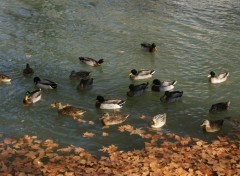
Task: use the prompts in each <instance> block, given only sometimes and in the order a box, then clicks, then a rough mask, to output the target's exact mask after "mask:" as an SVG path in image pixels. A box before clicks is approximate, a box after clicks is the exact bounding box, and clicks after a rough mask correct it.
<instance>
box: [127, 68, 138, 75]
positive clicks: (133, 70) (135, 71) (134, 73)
mask: <svg viewBox="0 0 240 176" xmlns="http://www.w3.org/2000/svg"><path fill="white" fill-rule="evenodd" d="M137 73H138V72H137V70H136V69H132V70H131V73H130V74H129V76H131V75H135V76H136V75H137Z"/></svg>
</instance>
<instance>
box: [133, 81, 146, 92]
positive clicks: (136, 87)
mask: <svg viewBox="0 0 240 176" xmlns="http://www.w3.org/2000/svg"><path fill="white" fill-rule="evenodd" d="M147 88H148V83H142V84H139V85H135V86H134V88H133V90H131V91H141V90H145V89H147Z"/></svg>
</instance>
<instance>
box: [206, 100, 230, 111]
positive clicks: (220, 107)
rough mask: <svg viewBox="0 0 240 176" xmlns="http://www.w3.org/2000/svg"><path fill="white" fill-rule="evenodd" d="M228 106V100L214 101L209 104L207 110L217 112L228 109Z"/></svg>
mask: <svg viewBox="0 0 240 176" xmlns="http://www.w3.org/2000/svg"><path fill="white" fill-rule="evenodd" d="M229 106H230V101H227V102H220V103H216V104H213V105H212V106H211V108H210V110H209V112H211V113H218V112H223V111H227V110H228V109H229Z"/></svg>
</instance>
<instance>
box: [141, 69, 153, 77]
mask: <svg viewBox="0 0 240 176" xmlns="http://www.w3.org/2000/svg"><path fill="white" fill-rule="evenodd" d="M154 73H155V70H147V69H143V70H139V71H138V75H139V76H144V75H153V74H154Z"/></svg>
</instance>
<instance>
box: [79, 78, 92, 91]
mask: <svg viewBox="0 0 240 176" xmlns="http://www.w3.org/2000/svg"><path fill="white" fill-rule="evenodd" d="M92 85H93V78H83V79H81V81H80V83H79V84H78V86H77V89H90V88H92Z"/></svg>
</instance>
